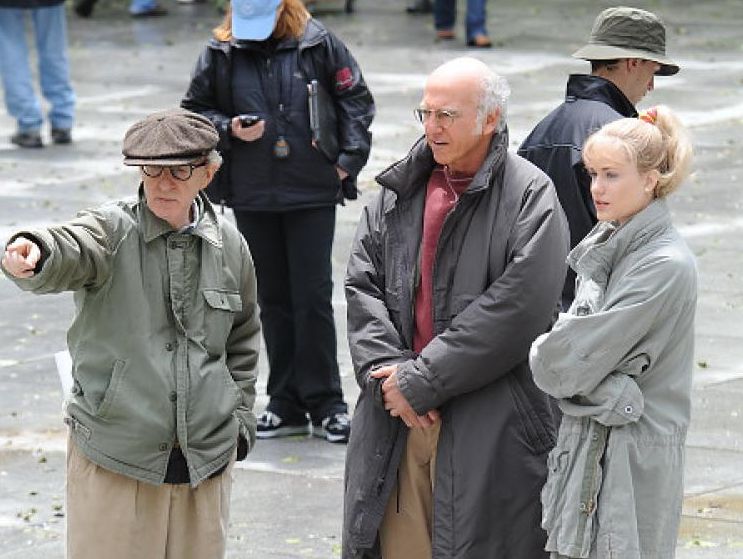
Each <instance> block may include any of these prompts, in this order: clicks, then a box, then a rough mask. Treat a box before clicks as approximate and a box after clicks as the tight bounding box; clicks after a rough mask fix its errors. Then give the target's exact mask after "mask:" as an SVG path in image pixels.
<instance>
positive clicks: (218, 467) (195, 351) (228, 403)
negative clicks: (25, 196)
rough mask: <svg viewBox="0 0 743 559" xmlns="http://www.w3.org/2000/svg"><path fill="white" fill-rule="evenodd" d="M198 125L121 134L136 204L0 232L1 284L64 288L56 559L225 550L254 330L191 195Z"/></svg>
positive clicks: (249, 433)
mask: <svg viewBox="0 0 743 559" xmlns="http://www.w3.org/2000/svg"><path fill="white" fill-rule="evenodd" d="M217 140H218V135H217V132H216V130H215V129H214V127H213V126H212V124H211V122H210V121H209V120H208V119H206V118H205V117H202V116H200V115H197V114H195V113H191V112H188V111H185V110H182V109H176V110H170V111H164V112H160V113H156V114H153V115H150V116H148V117H147V118H145V119H144V120H142V121H140V122H137V123H136V124H134V125H133V126H132V127H131V128H130V129H129V131H128V132H127V133H126V136H125V138H124V147H123V153H124V164H125V165H134V166H138V167H139V173H140V177H139V178H140V187H139V195H138V196H137V197H133V198H131V199H124V200H119V201H114V202H110V203H108V204H105V205H103V206H101V207H99V208H97V209H93V210H86V211H82V212H80V213H79V214H78V216H77V217H76V218H75V219H73V220H72V221H69V222H67V223H65V224H62V225H57V226H52V227H47V228H39V229H25V230H22V231H20V232H18V233H15V234H14V235H13V236H11V238H10V240H9V242H8V244H7V246H6V248H5V254H4V257H3V259H2V268H3V271H4V272H5V274H6V275H7V276H8V277H9V278H10V279H11V280H12V281H14V282H15V283H16V284H17V285H18V286H19V287H21V288H22V289H24V290H27V291H31V292H33V293H55V292H60V291H73V292H74V294H75V303H76V305H77V313H76V316H75V318H74V321H73V323H72V326H71V328H70V330H69V332H68V336H67V340H68V345H69V349H70V353H71V355H72V376H73V379H74V383H73V388H72V391H71V394H69V395H68V398H67V402H66V407H65V422H66V423H67V424H68V425H69V439H68V457H67V555H66V556H67V558H68V559H100V558H101V557H106V558H107V559H131V558H133V557H142V558H145V557H146V558H153V559H154V558H158V559H162V558H166V559H204V558H207V557H208V558H210V559H211V558H221V557H224V554H225V541H226V536H227V523H228V515H229V499H230V490H231V470H232V465H233V463H234V461H235V459H242V458H244V457H245V455H246V454H247V451H248V450H249V449H250V448H251V447H252V446H253V442H254V441H255V417H254V415H253V411H252V409H253V401H254V399H255V381H256V363H257V358H258V347H259V335H260V326H259V322H258V313H257V309H256V281H255V274H254V271H253V264H252V260H251V258H250V254H249V253H248V248H247V246H246V244H245V241H244V240H243V239H242V236H241V235H240V233H239V232H238V231H237V229H236V228H235V227H234V226H233V225H231V224H230V223H227V222H225V221H222V220H221V219H220V218H219V216H218V215H217V214H216V213H215V211H214V209H213V208H212V206H211V204H210V203H209V201H208V199H207V198H206V196H205V195H204V194H203V193H202V192H201V191H202V189H203V188H204V187H206V185H207V184H208V183H209V181H210V180H211V178H212V177H213V176H214V173H215V172H216V171H217V169H218V168H219V165H220V157H219V154H217V153H216V152H215V151H214V147H215V146H216V144H217Z"/></svg>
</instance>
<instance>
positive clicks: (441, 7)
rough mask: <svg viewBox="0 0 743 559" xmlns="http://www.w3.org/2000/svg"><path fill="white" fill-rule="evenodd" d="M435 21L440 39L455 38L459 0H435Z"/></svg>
mask: <svg viewBox="0 0 743 559" xmlns="http://www.w3.org/2000/svg"><path fill="white" fill-rule="evenodd" d="M433 22H434V27H436V36H437V37H438V38H439V39H443V40H448V39H453V38H454V24H455V23H456V22H457V0H435V2H434V5H433Z"/></svg>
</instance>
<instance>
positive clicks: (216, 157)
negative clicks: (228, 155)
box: [206, 149, 222, 165]
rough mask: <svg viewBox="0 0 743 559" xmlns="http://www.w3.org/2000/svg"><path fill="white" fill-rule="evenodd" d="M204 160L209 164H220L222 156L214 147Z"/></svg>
mask: <svg viewBox="0 0 743 559" xmlns="http://www.w3.org/2000/svg"><path fill="white" fill-rule="evenodd" d="M206 161H207V162H208V163H209V164H211V165H221V164H222V156H221V155H220V154H219V152H218V151H217V150H216V149H213V150H211V151H210V152H209V154H208V155H207V156H206Z"/></svg>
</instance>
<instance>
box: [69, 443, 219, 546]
mask: <svg viewBox="0 0 743 559" xmlns="http://www.w3.org/2000/svg"><path fill="white" fill-rule="evenodd" d="M231 488H232V463H230V465H229V466H228V467H227V469H225V471H224V472H223V473H222V474H221V475H219V476H217V477H215V478H212V479H209V480H206V481H204V482H202V483H201V484H200V485H199V486H198V487H196V488H195V489H193V488H191V486H190V485H189V484H179V485H171V484H164V485H150V484H148V483H143V482H141V481H137V480H134V479H131V478H128V477H126V476H122V475H120V474H116V473H113V472H111V471H109V470H106V469H104V468H101V467H100V466H97V465H96V464H94V463H93V462H91V461H90V460H88V458H86V457H85V456H84V455H83V454H82V452H80V450H79V449H78V448H77V445H76V444H74V443H73V442H72V441H69V442H68V445H67V559H101V558H105V559H134V558H141V559H220V558H223V557H224V554H225V543H226V540H227V522H228V519H229V510H230V490H231Z"/></svg>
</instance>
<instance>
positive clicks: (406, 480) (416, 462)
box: [379, 423, 441, 559]
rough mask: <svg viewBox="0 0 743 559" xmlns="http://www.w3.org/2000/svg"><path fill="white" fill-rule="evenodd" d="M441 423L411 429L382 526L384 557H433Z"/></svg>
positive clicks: (381, 540)
mask: <svg viewBox="0 0 743 559" xmlns="http://www.w3.org/2000/svg"><path fill="white" fill-rule="evenodd" d="M440 426H441V423H436V424H435V425H434V426H432V427H430V428H428V429H411V430H410V432H409V433H408V441H407V445H406V447H405V451H404V452H403V456H402V460H401V462H400V467H399V469H398V474H397V485H396V486H395V489H394V490H393V491H392V494H391V495H390V500H389V502H388V503H387V508H386V509H385V512H384V517H383V518H382V525H381V526H380V529H379V541H380V544H381V548H382V557H384V558H385V559H387V558H389V559H398V558H403V557H404V558H405V559H431V547H432V543H431V540H432V537H433V532H432V524H433V487H434V479H435V474H436V448H437V446H438V438H439V429H440Z"/></svg>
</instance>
